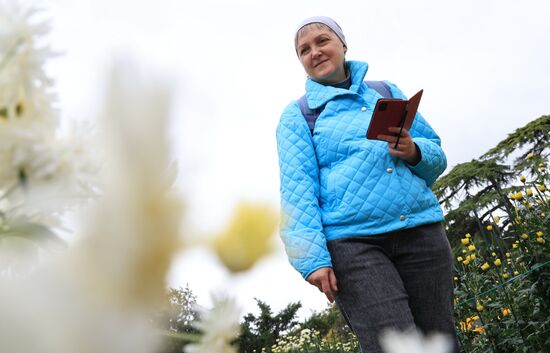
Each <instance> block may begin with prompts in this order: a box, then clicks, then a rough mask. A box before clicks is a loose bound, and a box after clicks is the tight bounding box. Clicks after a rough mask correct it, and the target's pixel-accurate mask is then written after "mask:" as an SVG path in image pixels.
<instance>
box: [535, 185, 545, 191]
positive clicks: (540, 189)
mask: <svg viewBox="0 0 550 353" xmlns="http://www.w3.org/2000/svg"><path fill="white" fill-rule="evenodd" d="M537 189H538V190H539V191H544V190H546V186H544V185H537Z"/></svg>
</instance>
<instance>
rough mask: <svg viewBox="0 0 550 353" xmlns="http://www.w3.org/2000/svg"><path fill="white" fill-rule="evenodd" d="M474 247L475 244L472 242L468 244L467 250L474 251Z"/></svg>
mask: <svg viewBox="0 0 550 353" xmlns="http://www.w3.org/2000/svg"><path fill="white" fill-rule="evenodd" d="M475 249H476V246H475V245H473V244H472V245H469V246H468V250H470V251H474V250H475Z"/></svg>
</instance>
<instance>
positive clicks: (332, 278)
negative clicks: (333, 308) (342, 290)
mask: <svg viewBox="0 0 550 353" xmlns="http://www.w3.org/2000/svg"><path fill="white" fill-rule="evenodd" d="M306 280H307V281H308V282H309V284H311V285H313V286H315V287H317V288H318V289H319V290H320V291H321V292H323V293H325V295H326V296H327V299H328V301H329V302H331V303H333V302H334V294H333V293H335V292H337V291H338V287H337V285H336V275H335V274H334V271H333V269H332V267H323V268H320V269H318V270H316V271H314V272H313V273H312V274H310V275H309V276H308V277H307V279H306Z"/></svg>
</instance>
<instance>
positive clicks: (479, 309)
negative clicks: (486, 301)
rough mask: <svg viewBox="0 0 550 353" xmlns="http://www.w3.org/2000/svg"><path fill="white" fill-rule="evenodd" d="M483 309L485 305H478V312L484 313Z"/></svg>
mask: <svg viewBox="0 0 550 353" xmlns="http://www.w3.org/2000/svg"><path fill="white" fill-rule="evenodd" d="M483 309H484V308H483V305H481V304H478V305H476V310H477V311H483Z"/></svg>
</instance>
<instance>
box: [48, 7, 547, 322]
mask: <svg viewBox="0 0 550 353" xmlns="http://www.w3.org/2000/svg"><path fill="white" fill-rule="evenodd" d="M39 3H40V4H42V5H43V8H44V9H45V10H46V12H45V14H46V16H47V17H49V18H51V19H52V25H53V30H52V33H51V36H50V43H51V45H52V47H53V48H54V49H56V50H58V51H61V52H64V55H63V56H60V57H58V58H55V59H52V60H51V61H50V62H49V64H48V70H49V72H50V74H51V75H52V76H53V77H54V79H55V80H56V82H57V86H56V87H57V90H58V93H59V98H60V105H61V109H62V112H63V115H64V116H65V117H69V118H77V119H93V118H94V114H95V113H96V112H97V111H98V110H99V106H98V102H100V100H101V97H102V93H103V91H104V89H103V86H102V82H103V80H104V77H105V73H106V70H107V68H108V66H109V64H110V63H111V60H112V59H113V58H114V57H115V56H117V55H119V56H120V55H127V56H131V57H133V58H135V59H137V60H138V61H140V62H141V63H142V64H144V65H147V66H149V67H151V69H152V70H154V71H157V72H160V73H162V74H164V75H167V76H170V77H172V83H173V85H174V90H175V107H174V114H173V119H174V123H173V127H172V129H171V134H172V138H173V141H174V158H176V159H178V160H179V161H180V177H179V181H178V185H179V186H180V188H181V189H182V190H183V191H184V194H185V197H186V201H187V204H188V211H187V216H188V219H189V220H190V224H191V225H192V227H193V228H194V229H195V230H197V231H200V232H205V233H208V232H215V231H216V230H217V229H219V228H220V227H222V226H223V224H224V223H225V222H226V221H227V218H228V217H229V216H230V213H231V211H232V209H233V207H234V205H235V204H236V203H237V202H239V201H240V200H253V201H254V200H256V201H267V202H270V203H272V204H273V205H274V207H278V200H279V195H278V190H279V179H278V157H277V152H276V142H275V128H276V125H277V122H278V119H279V117H280V114H281V112H282V110H283V109H284V107H285V106H286V105H287V104H288V103H289V102H290V101H291V100H293V99H296V98H298V97H300V96H301V95H302V94H303V91H304V82H305V74H304V72H303V70H302V68H301V66H300V64H299V62H298V60H297V58H296V55H295V52H294V47H293V35H294V30H295V27H296V25H297V24H298V23H299V22H300V21H301V20H302V19H303V18H305V17H309V16H313V15H319V14H322V15H328V16H331V17H333V18H334V19H335V20H336V21H337V22H338V23H339V24H340V25H341V27H342V28H343V31H344V33H345V35H346V38H347V42H348V47H349V48H348V49H349V50H348V53H347V58H348V59H351V60H364V61H367V62H368V63H369V65H370V69H369V72H368V74H367V79H375V80H381V79H387V80H390V81H392V82H394V83H396V84H397V85H398V86H399V87H400V88H401V89H402V90H403V91H404V92H405V94H408V95H412V94H414V93H415V92H416V91H418V90H419V89H421V88H422V89H424V95H423V97H422V103H421V106H420V111H421V112H422V113H423V115H424V117H425V118H426V119H427V120H428V121H429V122H430V124H431V125H432V127H433V128H434V129H435V130H436V131H437V132H438V134H439V135H440V137H441V138H442V145H443V148H444V150H445V151H446V153H447V157H448V163H449V169H448V170H450V168H452V166H454V165H456V164H458V163H462V162H467V161H470V160H471V159H473V158H477V157H479V156H480V155H481V154H483V153H484V152H486V151H487V150H488V149H489V148H491V147H493V146H495V144H496V143H497V142H499V141H500V140H502V139H503V138H505V137H506V135H507V134H508V133H510V132H512V131H513V130H515V129H516V128H519V127H521V126H523V125H525V124H526V123H527V122H529V121H531V120H533V119H536V118H538V117H539V116H541V115H544V114H550V64H549V63H550V40H549V38H548V34H549V33H550V21H548V18H550V2H548V1H546V0H539V1H537V0H523V1H516V0H499V1H496V0H483V1H478V0H476V1H474V0H464V1H441V0H420V1H412V0H394V1H370V0H362V1H325V0H315V1H309V0H306V1H294V0H292V1H291V0H278V1H262V0H256V1H254V0H237V1H227V0H225V1H224V0H201V1H192V2H191V1H181V0H173V1H170V0H155V1H153V0H148V1H137V0H133V1H130V0H122V1H116V0H86V1H84V0H44V1H40V2H39ZM276 244H277V245H279V248H278V251H277V252H276V253H274V254H273V255H272V256H271V257H268V258H265V259H264V260H262V262H261V263H260V264H259V265H258V266H257V267H256V268H254V269H253V270H252V271H250V272H249V273H247V274H244V275H239V276H237V277H234V276H229V275H228V274H227V273H226V271H225V270H224V269H223V268H221V267H220V266H219V264H217V262H216V259H215V257H214V256H213V255H212V254H210V253H209V252H208V251H207V250H205V249H193V250H190V251H188V252H186V253H183V254H182V256H181V257H180V258H179V259H178V261H177V263H176V265H175V266H174V270H173V273H172V275H171V277H170V284H171V285H172V286H180V285H181V286H185V284H186V283H189V285H190V287H191V289H192V290H193V291H194V292H195V293H196V294H197V295H198V296H199V302H201V303H208V301H209V299H208V296H209V292H211V291H213V290H225V291H227V292H230V293H232V294H234V295H236V296H237V297H238V299H239V301H240V302H241V305H242V306H243V308H244V310H245V312H248V311H251V310H253V309H254V306H255V304H254V301H253V298H254V297H257V298H259V299H261V300H263V301H265V302H267V303H268V304H270V305H272V307H273V308H274V309H275V310H280V309H281V308H283V307H284V306H286V304H288V303H289V302H291V301H296V300H300V301H302V303H303V305H304V309H303V310H302V311H301V314H300V315H302V316H303V315H308V314H309V312H310V311H311V310H318V309H321V308H324V307H325V305H326V301H325V299H324V297H323V296H322V295H321V294H320V293H319V292H318V291H317V289H315V288H313V287H310V286H309V285H307V284H306V283H305V282H304V281H303V280H302V279H301V278H300V276H299V275H298V274H297V273H296V272H295V271H294V270H293V269H292V268H291V267H290V265H288V264H287V261H286V256H285V255H284V253H283V252H282V248H281V247H280V244H279V241H278V239H276Z"/></svg>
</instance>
